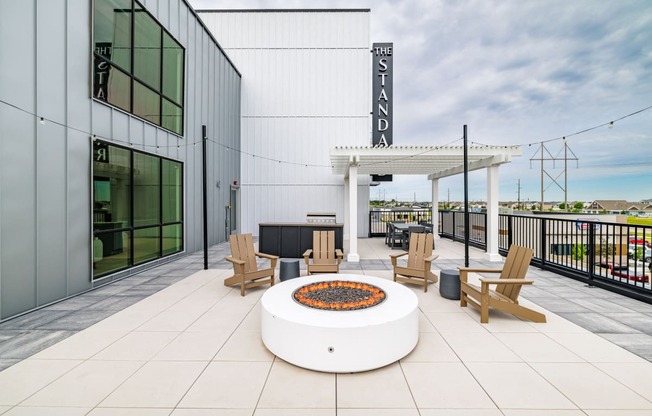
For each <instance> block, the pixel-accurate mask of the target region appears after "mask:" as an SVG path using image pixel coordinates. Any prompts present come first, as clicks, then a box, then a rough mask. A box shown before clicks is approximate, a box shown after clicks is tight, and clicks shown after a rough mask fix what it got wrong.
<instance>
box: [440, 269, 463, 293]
mask: <svg viewBox="0 0 652 416" xmlns="http://www.w3.org/2000/svg"><path fill="white" fill-rule="evenodd" d="M439 294H440V295H441V297H443V298H446V299H453V300H460V271H459V270H453V269H450V270H442V271H441V272H440V273H439Z"/></svg>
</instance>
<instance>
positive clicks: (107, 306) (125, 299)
mask: <svg viewBox="0 0 652 416" xmlns="http://www.w3.org/2000/svg"><path fill="white" fill-rule="evenodd" d="M143 299H145V296H131V295H130V296H119V297H118V296H111V297H108V298H106V299H103V300H100V301H98V302H96V303H94V304H91V305H89V306H87V307H86V308H85V309H84V310H105V311H115V312H117V311H121V310H123V309H125V308H128V307H129V306H131V305H133V304H134V303H137V302H140V301H141V300H143Z"/></svg>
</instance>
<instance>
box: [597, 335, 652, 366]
mask: <svg viewBox="0 0 652 416" xmlns="http://www.w3.org/2000/svg"><path fill="white" fill-rule="evenodd" d="M599 335H600V336H601V337H602V338H604V339H606V340H609V341H611V342H613V343H614V344H616V345H618V346H620V347H622V348H625V349H626V350H627V351H629V352H632V353H634V354H636V355H638V356H639V357H641V358H645V359H646V360H648V361H652V336H650V335H648V334H599Z"/></svg>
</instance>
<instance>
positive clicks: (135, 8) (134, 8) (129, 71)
mask: <svg viewBox="0 0 652 416" xmlns="http://www.w3.org/2000/svg"><path fill="white" fill-rule="evenodd" d="M98 1H101V0H93V6H92V10H91V14H92V16H95V12H96V3H97V2H98ZM129 1H130V3H131V12H130V13H131V19H130V23H129V24H130V33H129V38H130V41H129V46H130V52H129V53H130V62H129V68H124V67H123V66H121V65H118V64H116V63H113V62H112V61H111V60H109V59H107V58H106V57H105V56H103V55H101V54H98V53H96V50H95V46H96V42H95V32H96V26H95V25H96V24H97V22H95V21H94V18H93V29H92V31H91V36H92V38H93V39H92V42H91V45H92V52H91V56H92V58H93V59H92V60H91V66H92V75H91V79H92V82H91V98H92V99H93V100H95V101H98V102H101V103H103V104H106V105H109V106H112V107H114V108H117V109H119V110H120V111H126V112H128V113H129V114H131V115H132V116H134V117H137V118H138V119H140V120H143V121H145V122H146V123H150V124H152V125H155V126H157V127H160V128H162V129H164V130H166V131H169V132H171V133H172V134H175V135H177V136H180V137H181V138H183V136H184V133H185V125H186V123H185V115H186V111H185V102H186V96H185V93H186V48H185V47H184V46H183V45H182V44H181V42H179V40H178V39H177V38H175V37H174V36H173V35H172V33H170V31H168V30H167V28H165V26H163V25H162V24H161V23H160V22H159V21H158V19H156V17H154V15H152V13H150V12H149V11H148V10H147V9H146V8H145V6H143V4H142V3H141V2H139V1H138V0H129ZM136 13H146V14H147V16H148V17H149V18H150V19H152V21H153V22H154V23H155V24H156V25H158V27H159V28H160V29H161V30H160V35H159V55H160V56H159V68H158V78H159V82H158V83H159V85H158V86H157V87H153V86H152V85H150V83H148V82H146V81H145V80H144V79H142V78H140V77H137V76H136V75H135V67H136V62H135V56H136V52H135V50H134V49H135V37H136ZM166 35H167V36H168V37H169V38H170V39H171V40H172V41H173V42H174V43H176V45H178V47H179V50H180V52H181V60H182V63H181V68H180V74H179V84H180V85H179V86H180V89H181V91H180V94H179V99H180V102H179V101H177V100H176V99H175V98H174V97H172V96H169V95H166V94H165V93H164V89H165V88H164V80H165V79H166V78H165V70H164V68H165V65H164V64H165V55H166V54H165V36H166ZM98 63H99V64H103V65H105V66H106V68H107V71H106V73H105V74H106V76H107V78H108V74H109V72H110V70H114V71H119V72H120V73H122V74H124V75H126V76H127V77H128V78H129V86H130V90H129V97H127V98H126V99H127V100H128V102H129V105H128V107H129V108H128V109H125V108H123V107H121V106H119V105H117V104H114V103H111V102H110V101H109V98H108V89H107V94H106V96H105V98H101V97H98V96H97V84H98V83H99V81H98ZM136 84H140V85H141V86H142V87H144V88H147V89H149V90H150V91H151V92H152V93H154V94H156V95H158V98H159V99H158V123H157V122H154V121H151V120H149V119H147V118H145V117H143V116H141V115H138V114H136V112H135V99H134V98H135V97H134V95H135V89H136ZM165 101H167V102H169V103H170V104H172V106H173V107H175V108H178V109H179V110H180V111H181V114H180V124H179V131H175V130H172V129H171V128H169V127H166V125H167V126H170V125H174V124H176V123H169V122H167V123H166V122H164V119H165V117H169V115H167V116H165V114H166V113H164V102H165Z"/></svg>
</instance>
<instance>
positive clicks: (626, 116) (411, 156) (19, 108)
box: [0, 99, 652, 169]
mask: <svg viewBox="0 0 652 416" xmlns="http://www.w3.org/2000/svg"><path fill="white" fill-rule="evenodd" d="M0 103H2V104H4V105H7V106H9V107H12V108H15V109H17V110H19V111H22V112H24V113H26V114H29V115H31V116H33V117H36V118H37V119H38V121H39V123H40V124H45V121H48V122H50V123H52V124H56V125H58V126H61V127H64V128H67V129H70V130H73V131H76V132H79V133H83V134H86V135H89V136H91V137H92V140H93V141H96V140H105V141H111V142H116V143H124V142H122V141H120V140H117V139H113V138H107V137H102V136H97V135H96V134H92V133H90V132H87V131H84V130H81V129H78V128H75V127H72V126H68V125H66V124H63V123H60V122H57V121H55V120H50V119H48V118H46V117H42V116H38V115H37V114H34V113H32V112H30V111H27V110H25V109H23V108H21V107H19V106H17V105H14V104H11V103H9V102H7V101H4V100H2V99H0ZM651 108H652V105H651V106H648V107H645V108H642V109H640V110H638V111H635V112H633V113H630V114H627V115H625V116H622V117H619V118H616V119H614V120H612V121H609V122H607V123H602V124H599V125H597V126H593V127H590V128H587V129H584V130H580V131H577V132H575V133H572V134H567V135H565V136H561V137H556V138H552V139H547V140H539V141H536V142H532V143H523V144H512V145H505V146H503V147H505V148H507V147H511V146H525V145H527V146H528V147H531V146H532V145H533V144H535V145H536V144H541V143H549V142H553V141H556V140H566V138H567V137H571V136H577V135H579V134H582V133H586V132H589V131H592V130H595V129H598V128H601V127H605V126H607V127H608V128H613V126H614V123H615V122H617V121H620V120H623V119H626V118H628V117H632V116H634V115H636V114H639V113H642V112H644V111H647V110H649V109H651ZM180 140H182V138H180ZM461 140H463V138H459V139H456V140H453V141H451V142H449V143H447V144H444V145H441V146H436V147H433V148H431V149H428V150H426V151H424V152H420V153H416V154H412V155H407V156H405V157H403V158H400V159H394V160H404V159H409V158H413V157H415V156H419V155H422V154H425V153H429V152H432V151H434V150H437V149H439V148H441V147H446V146H450V145H452V144H453V143H455V142H458V141H461ZM207 141H208V142H210V143H213V144H215V145H217V146H221V147H223V148H224V149H225V150H226V151H230V150H233V151H235V152H238V153H240V154H242V155H247V156H251V157H253V158H256V157H257V158H259V159H263V160H268V161H273V162H278V163H279V164H287V165H297V166H305V167H319V168H329V169H331V168H333V166H332V165H316V164H305V163H299V162H289V161H284V160H279V159H273V158H268V157H265V156H260V155H256V154H253V153H248V152H245V151H242V150H238V149H235V148H231V147H229V146H227V145H224V144H222V143H219V142H216V141H214V140H211V139H207ZM197 143H201V140H200V141H197V142H189V143H187V144H185V145H183V146H184V147H186V146H190V145H193V146H194V147H196V146H197ZM471 144H475V145H480V146H493V145H488V144H484V143H479V142H471ZM129 146H131V147H133V146H134V143H132V142H130V143H129ZM141 146H142V147H145V148H147V147H149V148H154V147H155V148H156V149H157V150H160V148H161V147H163V148H172V147H174V146H176V147H177V150H181V145H180V144H179V143H177V144H176V145H170V146H160V145H147V144H142V145H141ZM381 163H388V161H382V162H376V163H369V164H364V165H360V166H373V165H376V164H381Z"/></svg>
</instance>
